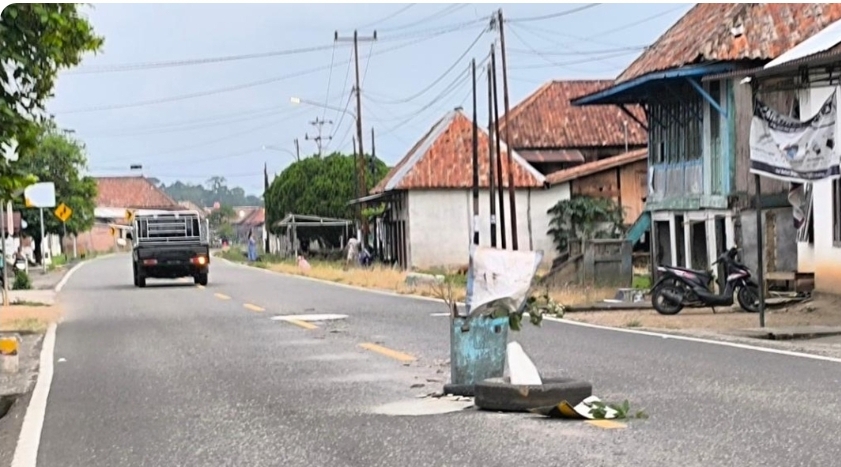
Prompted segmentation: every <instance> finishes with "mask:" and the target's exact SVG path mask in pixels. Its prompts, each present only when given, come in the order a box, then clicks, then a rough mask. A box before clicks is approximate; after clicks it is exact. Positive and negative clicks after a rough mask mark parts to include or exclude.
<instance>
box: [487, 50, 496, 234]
mask: <svg viewBox="0 0 841 467" xmlns="http://www.w3.org/2000/svg"><path fill="white" fill-rule="evenodd" d="M491 53H493V45H491ZM493 116H494V115H493V76H491V69H490V64H488V168H489V169H490V173H489V175H488V188H489V190H488V201H490V203H491V247H492V248H496V202H495V200H494V196H495V195H496V186H495V184H494V181H495V180H494V179H495V178H496V170H494V165H495V164H496V161H495V160H494V132H493Z"/></svg>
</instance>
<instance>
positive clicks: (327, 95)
mask: <svg viewBox="0 0 841 467" xmlns="http://www.w3.org/2000/svg"><path fill="white" fill-rule="evenodd" d="M335 58H336V43H335V42H333V51H332V52H330V73H329V74H328V75H327V92H326V93H325V94H324V109H323V110H322V112H321V118H322V119H324V116H325V115H327V104H328V103H329V102H330V84H331V82H332V81H333V64H334V63H335ZM343 93H344V91H343Z"/></svg>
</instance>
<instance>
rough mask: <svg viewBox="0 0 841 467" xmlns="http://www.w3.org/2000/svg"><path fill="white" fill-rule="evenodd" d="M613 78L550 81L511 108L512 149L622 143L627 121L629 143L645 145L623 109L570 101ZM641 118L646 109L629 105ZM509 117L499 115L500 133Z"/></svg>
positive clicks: (641, 132)
mask: <svg viewBox="0 0 841 467" xmlns="http://www.w3.org/2000/svg"><path fill="white" fill-rule="evenodd" d="M613 84H614V82H613V80H586V81H572V80H570V81H567V80H561V81H550V82H549V83H546V84H544V85H542V86H540V87H539V88H538V89H537V91H535V92H534V93H532V95H531V96H529V97H528V98H526V99H525V100H524V101H523V102H521V103H519V104H518V105H517V106H515V107H514V108H513V109H511V112H510V114H511V127H510V135H508V140H509V142H510V143H511V145H512V146H514V148H515V149H517V150H521V149H526V148H529V149H537V148H552V149H557V148H583V147H603V146H622V145H624V144H625V130H624V128H623V123H622V122H628V143H629V144H630V145H632V146H634V145H641V144H646V143H647V142H648V135H647V134H646V132H645V130H643V129H642V128H641V127H640V126H639V125H638V124H637V123H636V122H634V121H633V120H632V119H631V118H630V117H628V115H626V114H625V113H624V112H622V110H620V109H619V108H617V107H614V106H607V105H597V106H583V107H576V106H573V105H572V104H570V100H572V99H575V98H577V97H581V96H584V95H587V94H592V93H594V92H598V91H601V90H602V89H605V88H608V87H610V86H612V85H613ZM628 110H630V111H631V112H632V113H633V114H634V115H635V116H636V117H637V118H638V119H639V120H640V121H642V122H645V112H643V110H642V108H641V107H639V106H628ZM507 123H508V119H507V118H505V117H502V118H500V128H499V130H500V135H503V136H505V125H506V124H507Z"/></svg>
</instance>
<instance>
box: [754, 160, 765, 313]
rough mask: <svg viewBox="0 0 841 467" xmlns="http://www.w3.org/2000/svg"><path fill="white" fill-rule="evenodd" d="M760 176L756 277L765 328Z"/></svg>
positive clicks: (756, 182) (760, 311)
mask: <svg viewBox="0 0 841 467" xmlns="http://www.w3.org/2000/svg"><path fill="white" fill-rule="evenodd" d="M759 177H760V176H759V175H756V174H754V176H753V184H754V186H756V203H755V204H756V251H757V253H756V277H757V282H759V327H761V328H764V327H765V245H763V243H765V240H764V239H763V236H762V230H763V229H762V185H761V183H760V181H759V180H760V178H759Z"/></svg>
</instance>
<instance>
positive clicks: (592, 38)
mask: <svg viewBox="0 0 841 467" xmlns="http://www.w3.org/2000/svg"><path fill="white" fill-rule="evenodd" d="M684 7H686V5H680V6H678V7H676V8H670V9H668V10H666V11H661V12H660V13H656V14H653V15H650V16H646V17H644V18H640V19H638V20H634V21H631V22H629V23H625V24H622V25H619V26H617V27H615V28H610V29H605V30H602V31H597V32H594V33H592V34H590V35H589V36H586V37H582V36H577V35H574V34H569V33H565V32H560V31H557V30H550V29H544V28H541V27H538V26H529V27H528V29H526V31H527V32H529V33H531V34H533V35H535V36H537V37H541V38H542V39H543V40H546V41H549V42H554V43H555V44H559V45H561V46H563V47H566V46H567V45H566V44H563V43H561V42H558V41H557V40H556V39H554V38H551V37H547V36H543V35H541V34H538V32H539V31H543V32H544V33H546V34H549V35H559V36H564V37H569V38H572V39H576V40H578V41H581V42H592V43H594V44H602V45H608V46H614V47H617V46H622V45H624V44H617V43H615V42H608V41H602V40H599V39H596V38H597V37H598V38H600V37H603V36H607V35H610V34H613V33H615V32H618V31H624V30H626V29H630V28H633V27H636V26H639V25H640V24H644V23H647V22H649V21H651V20H654V19H657V18H660V17H662V16H665V15H667V14H670V13H673V12H675V11H677V10H680V9H681V8H684ZM506 22H507V21H506Z"/></svg>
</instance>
